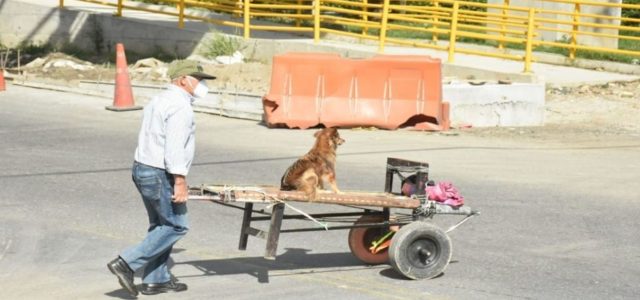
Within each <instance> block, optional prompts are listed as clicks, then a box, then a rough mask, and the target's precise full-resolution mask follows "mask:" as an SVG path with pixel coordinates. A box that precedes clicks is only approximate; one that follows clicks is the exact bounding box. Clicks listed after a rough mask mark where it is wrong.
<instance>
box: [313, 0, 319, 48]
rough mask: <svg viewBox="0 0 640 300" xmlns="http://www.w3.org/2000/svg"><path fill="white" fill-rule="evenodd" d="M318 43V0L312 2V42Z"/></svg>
mask: <svg viewBox="0 0 640 300" xmlns="http://www.w3.org/2000/svg"><path fill="white" fill-rule="evenodd" d="M319 41H320V0H313V42H315V43H318V42H319Z"/></svg>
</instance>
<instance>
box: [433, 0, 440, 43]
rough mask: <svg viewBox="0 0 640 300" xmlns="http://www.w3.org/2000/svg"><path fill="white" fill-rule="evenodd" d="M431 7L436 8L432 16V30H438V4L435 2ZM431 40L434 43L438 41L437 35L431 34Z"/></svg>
mask: <svg viewBox="0 0 640 300" xmlns="http://www.w3.org/2000/svg"><path fill="white" fill-rule="evenodd" d="M433 6H434V7H435V8H436V11H435V13H434V14H433V16H434V18H433V22H434V23H435V24H433V29H438V24H437V23H438V22H439V21H440V18H438V13H440V11H439V10H438V8H439V7H440V2H438V1H437V0H436V1H434V2H433ZM431 40H432V41H434V42H437V41H438V33H436V32H434V33H432V34H431Z"/></svg>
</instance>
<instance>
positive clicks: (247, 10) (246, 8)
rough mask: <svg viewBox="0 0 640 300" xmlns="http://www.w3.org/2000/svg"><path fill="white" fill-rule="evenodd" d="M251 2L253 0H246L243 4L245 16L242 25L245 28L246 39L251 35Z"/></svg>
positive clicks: (244, 35)
mask: <svg viewBox="0 0 640 300" xmlns="http://www.w3.org/2000/svg"><path fill="white" fill-rule="evenodd" d="M250 4H251V0H244V5H243V6H242V14H243V16H242V17H243V18H244V24H243V25H244V26H242V29H244V34H243V37H244V38H245V39H248V38H249V37H250V36H251V7H250V6H249V5H250Z"/></svg>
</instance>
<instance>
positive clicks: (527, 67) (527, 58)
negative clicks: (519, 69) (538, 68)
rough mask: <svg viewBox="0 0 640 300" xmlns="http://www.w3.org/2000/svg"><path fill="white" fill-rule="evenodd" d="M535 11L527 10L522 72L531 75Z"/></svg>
mask: <svg viewBox="0 0 640 300" xmlns="http://www.w3.org/2000/svg"><path fill="white" fill-rule="evenodd" d="M535 14H536V10H535V9H533V8H530V9H529V20H528V21H527V46H526V48H525V54H524V72H525V73H531V58H532V56H533V31H534V30H535V28H536V26H535Z"/></svg>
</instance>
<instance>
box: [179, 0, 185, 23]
mask: <svg viewBox="0 0 640 300" xmlns="http://www.w3.org/2000/svg"><path fill="white" fill-rule="evenodd" d="M178 28H180V29H182V28H184V0H180V2H178Z"/></svg>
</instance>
